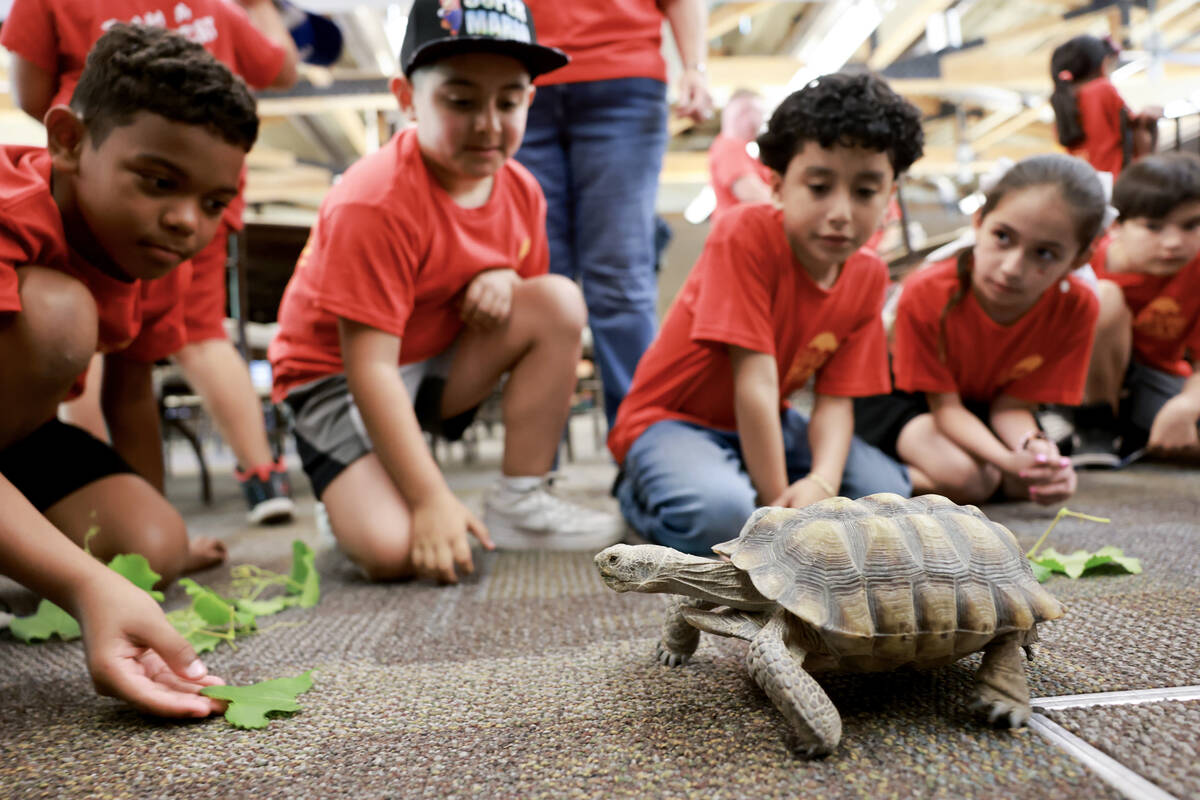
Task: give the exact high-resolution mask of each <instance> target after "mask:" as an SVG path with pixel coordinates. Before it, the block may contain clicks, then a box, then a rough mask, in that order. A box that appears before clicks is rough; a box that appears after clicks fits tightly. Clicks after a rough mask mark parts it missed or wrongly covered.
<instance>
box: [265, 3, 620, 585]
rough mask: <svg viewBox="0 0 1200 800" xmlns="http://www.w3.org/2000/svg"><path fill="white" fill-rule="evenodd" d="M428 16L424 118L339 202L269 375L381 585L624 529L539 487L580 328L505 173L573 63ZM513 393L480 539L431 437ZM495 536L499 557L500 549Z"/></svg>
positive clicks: (352, 545) (503, 10) (431, 10)
mask: <svg viewBox="0 0 1200 800" xmlns="http://www.w3.org/2000/svg"><path fill="white" fill-rule="evenodd" d="M499 6H500V7H498V8H496V9H492V10H484V9H471V8H468V9H458V10H454V11H452V12H451V11H446V10H443V9H442V8H440V6H439V3H438V2H436V0H418V2H416V3H415V4H414V5H413V8H412V11H411V13H410V15H409V22H408V29H407V32H406V34H405V39H404V44H403V48H402V49H401V53H400V60H401V64H402V66H403V69H404V75H403V77H396V78H394V79H393V81H392V91H393V93H394V94H395V95H396V98H397V100H398V101H399V103H400V107H401V108H402V109H403V110H404V111H406V112H407V113H409V114H410V115H412V116H413V117H415V118H416V127H415V129H411V128H410V129H408V130H406V131H403V132H401V133H400V134H398V135H397V136H396V137H395V138H393V139H392V141H391V142H390V143H389V144H388V145H387V146H386V147H384V148H382V149H380V150H379V151H378V152H377V153H374V154H372V155H370V156H367V157H366V158H364V159H362V160H361V161H359V162H358V163H357V164H355V165H354V166H353V167H351V168H350V169H349V170H347V172H346V174H345V175H344V176H343V177H342V180H341V181H340V182H339V183H338V184H337V185H336V186H335V187H333V189H332V190H331V191H330V192H329V194H328V196H327V197H326V198H325V201H324V202H323V203H322V205H321V211H320V214H319V216H318V219H317V222H316V225H315V226H314V227H313V231H312V233H311V235H310V237H309V241H308V244H307V245H306V246H305V249H304V252H303V253H302V254H301V256H300V260H299V262H298V263H297V265H296V271H295V274H294V275H293V276H292V279H291V281H290V282H289V283H288V287H287V290H286V291H285V292H284V297H283V302H282V304H281V306H280V310H279V324H280V330H279V334H278V336H277V337H276V339H275V340H274V341H273V342H272V344H271V348H270V351H269V355H270V358H271V363H272V366H273V367H274V374H275V398H276V400H286V401H287V403H288V405H289V406H290V407H291V408H292V410H293V412H294V416H295V426H294V432H295V435H296V442H297V445H298V447H299V450H300V455H301V458H302V460H303V463H304V469H305V472H306V473H307V474H308V476H309V478H310V479H311V481H312V483H313V488H314V490H315V492H316V494H317V497H318V498H319V499H320V500H321V501H322V502H323V503H324V505H325V509H326V512H327V514H328V518H329V521H330V524H331V527H332V529H333V534H334V535H335V536H336V537H337V540H338V542H339V544H340V545H341V547H342V548H343V549H344V550H345V551H346V553H347V554H348V555H349V556H350V558H351V559H352V560H353V561H355V562H356V563H357V564H358V565H359V566H360V567H361V568H362V569H363V571H364V572H365V573H366V574H367V575H368V576H369V577H371V578H372V579H377V580H378V579H387V578H397V577H402V576H409V575H417V576H422V577H433V578H437V579H439V580H442V581H448V582H453V581H455V580H457V579H458V576H459V574H460V573H466V572H470V571H471V569H472V559H471V552H470V548H469V546H468V539H467V534H468V533H471V534H473V535H474V536H475V537H476V538H478V539H479V540H480V541H481V542H482V543H483V544H484V545H485V546H488V547H490V546H491V542H492V541H493V540H494V541H495V542H496V544H497V545H499V546H501V547H506V548H513V549H532V548H559V549H589V550H590V549H599V548H601V547H603V546H605V545H607V544H611V543H612V542H613V541H615V540H617V539H619V538H620V537H621V536H622V534H623V533H624V529H623V526H622V525H621V523H620V520H619V519H617V518H616V517H615V515H612V514H605V513H602V512H599V511H592V510H589V509H585V508H581V507H578V506H575V505H572V504H570V503H567V502H565V501H563V500H561V499H560V498H558V497H556V496H555V495H554V494H552V493H551V492H549V491H548V479H547V475H548V473H549V470H550V468H551V466H552V464H553V462H554V457H555V453H556V452H557V450H558V444H559V440H560V437H561V435H562V430H563V426H564V425H565V423H566V419H567V413H568V410H569V404H570V395H571V391H572V389H573V387H574V384H575V368H576V366H577V364H578V358H579V353H580V334H581V331H582V328H583V325H584V324H585V318H586V314H585V311H584V306H583V301H582V297H581V295H580V293H579V290H578V288H577V287H576V286H575V284H574V283H572V282H571V281H569V280H566V279H565V278H562V277H559V276H551V275H546V274H545V273H546V271H547V268H548V263H547V262H548V258H549V256H548V251H547V246H546V233H545V215H546V202H545V199H544V198H543V196H542V193H541V190H540V189H539V188H538V186H537V183H536V182H535V181H534V180H533V178H532V176H530V175H529V173H528V172H526V170H525V169H524V168H523V167H521V166H520V165H519V164H517V163H516V162H514V161H512V160H511V158H510V157H511V156H512V154H513V152H514V151H515V150H516V149H517V146H518V145H519V144H520V141H521V133H522V131H523V129H524V124H525V114H526V111H527V110H528V106H529V101H530V99H531V97H532V96H533V87H532V84H531V78H532V77H534V76H537V75H539V74H541V73H543V72H547V71H549V70H551V69H556V68H558V67H560V66H562V65H563V64H565V63H566V61H567V59H566V56H564V55H563V54H562V53H561V52H559V51H557V50H554V49H552V48H547V47H541V46H539V45H537V44H534V43H533V42H534V29H533V25H532V21H531V18H530V15H529V12H528V10H527V9H526V8H525V6H524V5H522V4H521V3H519V2H508V3H505V4H499ZM504 373H508V379H507V382H506V383H505V384H504V398H503V405H502V413H503V417H504V431H505V443H504V457H503V462H502V465H501V467H502V472H503V475H502V477H501V478H500V480H499V482H498V484H497V486H496V487H495V490H494V491H493V492H491V493H490V495H489V496H488V498H487V500H486V505H485V515H484V521H485V522H486V526H485V525H484V524H483V523H481V522H480V521H479V520H478V519H477V518H476V517H475V515H474V514H472V513H471V512H470V511H469V510H468V509H467V508H466V506H464V505H463V504H462V503H461V502H460V501H459V500H458V499H457V498H456V497H455V496H454V494H453V493H452V492H451V490H450V488H449V487H448V486H447V485H446V482H445V479H444V478H443V476H442V474H441V471H440V470H439V469H438V466H437V464H436V463H435V461H434V459H433V456H432V454H431V453H430V451H429V448H428V446H427V445H426V443H425V439H424V436H423V435H422V428H424V429H425V430H429V431H433V432H436V433H439V434H440V435H442V436H444V437H446V438H448V439H454V438H457V437H458V436H461V434H462V433H463V431H464V429H465V427H466V426H467V425H468V424H469V422H470V420H471V416H472V414H473V413H474V409H475V408H476V407H477V406H478V405H479V403H481V402H482V401H483V400H484V399H486V398H487V397H488V395H489V394H491V392H492V391H493V390H494V388H495V387H496V385H497V384H498V383H499V381H500V379H501V377H502V376H503V374H504ZM489 531H490V537H489Z"/></svg>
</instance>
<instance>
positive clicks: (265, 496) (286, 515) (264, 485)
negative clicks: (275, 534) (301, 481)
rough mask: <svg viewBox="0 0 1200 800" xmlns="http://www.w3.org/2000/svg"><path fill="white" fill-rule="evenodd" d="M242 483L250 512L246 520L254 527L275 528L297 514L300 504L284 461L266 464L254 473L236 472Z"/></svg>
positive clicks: (238, 470) (256, 468)
mask: <svg viewBox="0 0 1200 800" xmlns="http://www.w3.org/2000/svg"><path fill="white" fill-rule="evenodd" d="M234 475H236V476H237V479H238V481H239V482H240V483H241V484H242V491H243V492H244V493H245V495H246V503H247V505H249V506H250V513H249V514H247V515H246V518H247V519H248V520H249V521H250V522H251V523H252V524H254V525H271V524H275V523H280V522H290V521H291V519H292V517H294V516H295V515H296V504H295V503H293V502H292V487H291V485H290V484H289V483H288V476H287V468H286V467H285V466H284V465H283V459H282V458H280V459H279V460H278V461H276V462H275V463H274V464H262V465H260V466H258V467H255V468H254V469H252V470H248V471H246V472H242V471H241V470H240V469H237V470H234Z"/></svg>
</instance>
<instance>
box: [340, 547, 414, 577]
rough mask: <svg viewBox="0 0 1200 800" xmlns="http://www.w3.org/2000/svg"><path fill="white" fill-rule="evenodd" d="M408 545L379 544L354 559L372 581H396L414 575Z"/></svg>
mask: <svg viewBox="0 0 1200 800" xmlns="http://www.w3.org/2000/svg"><path fill="white" fill-rule="evenodd" d="M410 555H411V554H410V552H409V549H408V547H407V544H405V546H403V547H401V546H398V545H395V544H379V545H376V546H375V547H372V548H371V549H370V551H369V552H365V553H358V554H356V555H355V556H354V557H353V560H354V562H355V563H356V564H358V567H359V569H361V570H362V571H363V574H364V575H366V576H367V580H370V581H394V580H398V579H400V578H408V577H411V576H412V559H411V558H410Z"/></svg>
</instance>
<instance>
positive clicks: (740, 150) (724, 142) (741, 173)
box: [708, 133, 771, 214]
mask: <svg viewBox="0 0 1200 800" xmlns="http://www.w3.org/2000/svg"><path fill="white" fill-rule="evenodd" d="M746 144H747V143H746V142H743V141H741V140H739V139H735V138H733V137H732V136H726V135H725V134H723V133H720V134H717V137H716V138H715V139H713V143H712V146H711V147H709V148H708V174H709V180H710V181H711V182H712V187H713V193H714V194H716V196H717V208H716V211H715V212H713V213H715V214H720V213H721V212H723V211H727V210H728V209H730V208H733V207H734V206H736V205H737V204H738V203H739V202H740V201H739V200H738V199H737V198H736V197H735V196H734V194H733V185H734V184H735V183H737V182H738V181H739V180H740V179H741V178H743V177H745V176H746V175H757V176H758V177H759V178H761V179H762V182H763V183H766V184H768V185H770V180H771V169H770V168H769V167H768V166H767V165H766V164H764V163H762V162H761V161H759V160H758V159H757V158H753V157H752V156H751V155H750V154H749V153H747V152H746Z"/></svg>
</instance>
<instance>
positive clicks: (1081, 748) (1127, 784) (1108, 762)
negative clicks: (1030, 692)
mask: <svg viewBox="0 0 1200 800" xmlns="http://www.w3.org/2000/svg"><path fill="white" fill-rule="evenodd" d="M1029 727H1030V728H1032V729H1033V730H1035V731H1037V732H1038V734H1040V735H1041V736H1042V737H1043V738H1044V739H1046V740H1047V741H1048V742H1050V743H1051V744H1052V745H1054V746H1055V747H1057V748H1059V749H1060V750H1062V751H1063V752H1064V753H1066V754H1067V755H1069V756H1071V757H1072V758H1074V759H1075V760H1076V761H1079V762H1080V763H1081V764H1083V765H1084V766H1085V767H1087V768H1088V769H1090V770H1091V771H1092V772H1094V773H1096V775H1097V776H1098V777H1099V778H1100V779H1101V780H1103V781H1104V782H1105V783H1107V784H1108V785H1109V786H1112V787H1113V788H1114V789H1116V790H1117V791H1118V792H1120V793H1121V794H1123V795H1125V796H1126V797H1128V798H1130V800H1179V799H1178V798H1177V797H1175V795H1173V794H1170V793H1168V792H1165V791H1163V790H1162V789H1160V788H1159V787H1158V786H1156V785H1155V784H1153V783H1151V782H1150V781H1148V780H1146V779H1145V778H1143V777H1142V776H1141V775H1138V774H1137V773H1136V772H1134V771H1133V770H1131V769H1129V768H1128V767H1126V766H1125V765H1124V764H1122V763H1121V762H1119V761H1116V760H1115V759H1113V758H1111V757H1110V756H1108V755H1106V754H1105V753H1103V752H1101V751H1100V750H1097V749H1096V748H1095V747H1092V746H1091V745H1090V744H1088V743H1087V742H1085V741H1084V740H1083V739H1080V738H1079V737H1078V736H1076V735H1075V734H1073V733H1071V732H1070V731H1068V730H1067V729H1066V728H1064V727H1062V726H1061V725H1059V724H1058V723H1055V722H1051V721H1050V720H1049V719H1048V718H1047V717H1044V716H1042V715H1041V714H1034V715H1033V716H1032V717H1030V719H1029Z"/></svg>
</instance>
